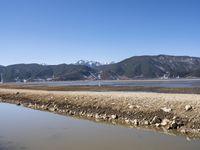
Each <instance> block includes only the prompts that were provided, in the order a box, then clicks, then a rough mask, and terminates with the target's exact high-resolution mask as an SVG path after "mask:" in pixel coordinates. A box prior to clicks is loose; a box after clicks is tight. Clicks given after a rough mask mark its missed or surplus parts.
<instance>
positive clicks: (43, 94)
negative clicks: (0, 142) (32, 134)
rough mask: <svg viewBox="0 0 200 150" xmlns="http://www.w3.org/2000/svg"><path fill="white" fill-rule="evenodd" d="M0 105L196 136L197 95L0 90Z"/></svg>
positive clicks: (199, 128) (199, 120)
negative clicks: (2, 103) (4, 104)
mask: <svg viewBox="0 0 200 150" xmlns="http://www.w3.org/2000/svg"><path fill="white" fill-rule="evenodd" d="M0 99H1V102H8V103H15V104H17V105H23V106H26V107H30V108H34V109H40V110H46V111H51V112H55V113H60V114H66V115H75V116H81V117H84V118H88V119H95V120H101V121H108V122H112V123H122V124H127V125H131V126H141V127H148V128H156V129H158V130H164V131H166V130H167V131H169V132H174V131H175V132H178V133H180V134H187V135H188V136H193V137H200V95H197V94H166V93H165V94H164V93H147V92H83V91H82V92H69V91H68V92H64V91H43V90H23V89H0Z"/></svg>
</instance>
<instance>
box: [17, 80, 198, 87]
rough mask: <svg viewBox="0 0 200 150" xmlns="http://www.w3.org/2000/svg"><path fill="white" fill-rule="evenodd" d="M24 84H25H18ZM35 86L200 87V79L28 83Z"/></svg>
mask: <svg viewBox="0 0 200 150" xmlns="http://www.w3.org/2000/svg"><path fill="white" fill-rule="evenodd" d="M17 84H23V83H17ZM26 85H34V86H40V85H45V86H98V85H107V86H144V87H172V88H173V87H200V79H170V80H124V81H123V80H103V81H61V82H38V83H37V82H35V83H26Z"/></svg>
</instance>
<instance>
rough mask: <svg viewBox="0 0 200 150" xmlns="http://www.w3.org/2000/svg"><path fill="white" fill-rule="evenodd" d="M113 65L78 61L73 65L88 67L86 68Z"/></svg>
mask: <svg viewBox="0 0 200 150" xmlns="http://www.w3.org/2000/svg"><path fill="white" fill-rule="evenodd" d="M113 63H114V62H110V63H101V62H98V61H92V60H78V61H77V62H75V63H74V65H84V66H88V67H98V66H102V65H109V64H113Z"/></svg>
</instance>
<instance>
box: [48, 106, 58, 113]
mask: <svg viewBox="0 0 200 150" xmlns="http://www.w3.org/2000/svg"><path fill="white" fill-rule="evenodd" d="M56 110H57V109H56V108H54V107H51V108H49V111H52V112H54V111H56Z"/></svg>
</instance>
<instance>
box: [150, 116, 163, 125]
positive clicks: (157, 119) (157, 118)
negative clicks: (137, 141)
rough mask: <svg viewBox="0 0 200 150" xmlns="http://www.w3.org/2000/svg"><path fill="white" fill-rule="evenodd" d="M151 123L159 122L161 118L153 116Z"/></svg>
mask: <svg viewBox="0 0 200 150" xmlns="http://www.w3.org/2000/svg"><path fill="white" fill-rule="evenodd" d="M151 123H152V124H156V123H161V119H160V118H159V117H158V116H155V117H153V119H152V121H151Z"/></svg>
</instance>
